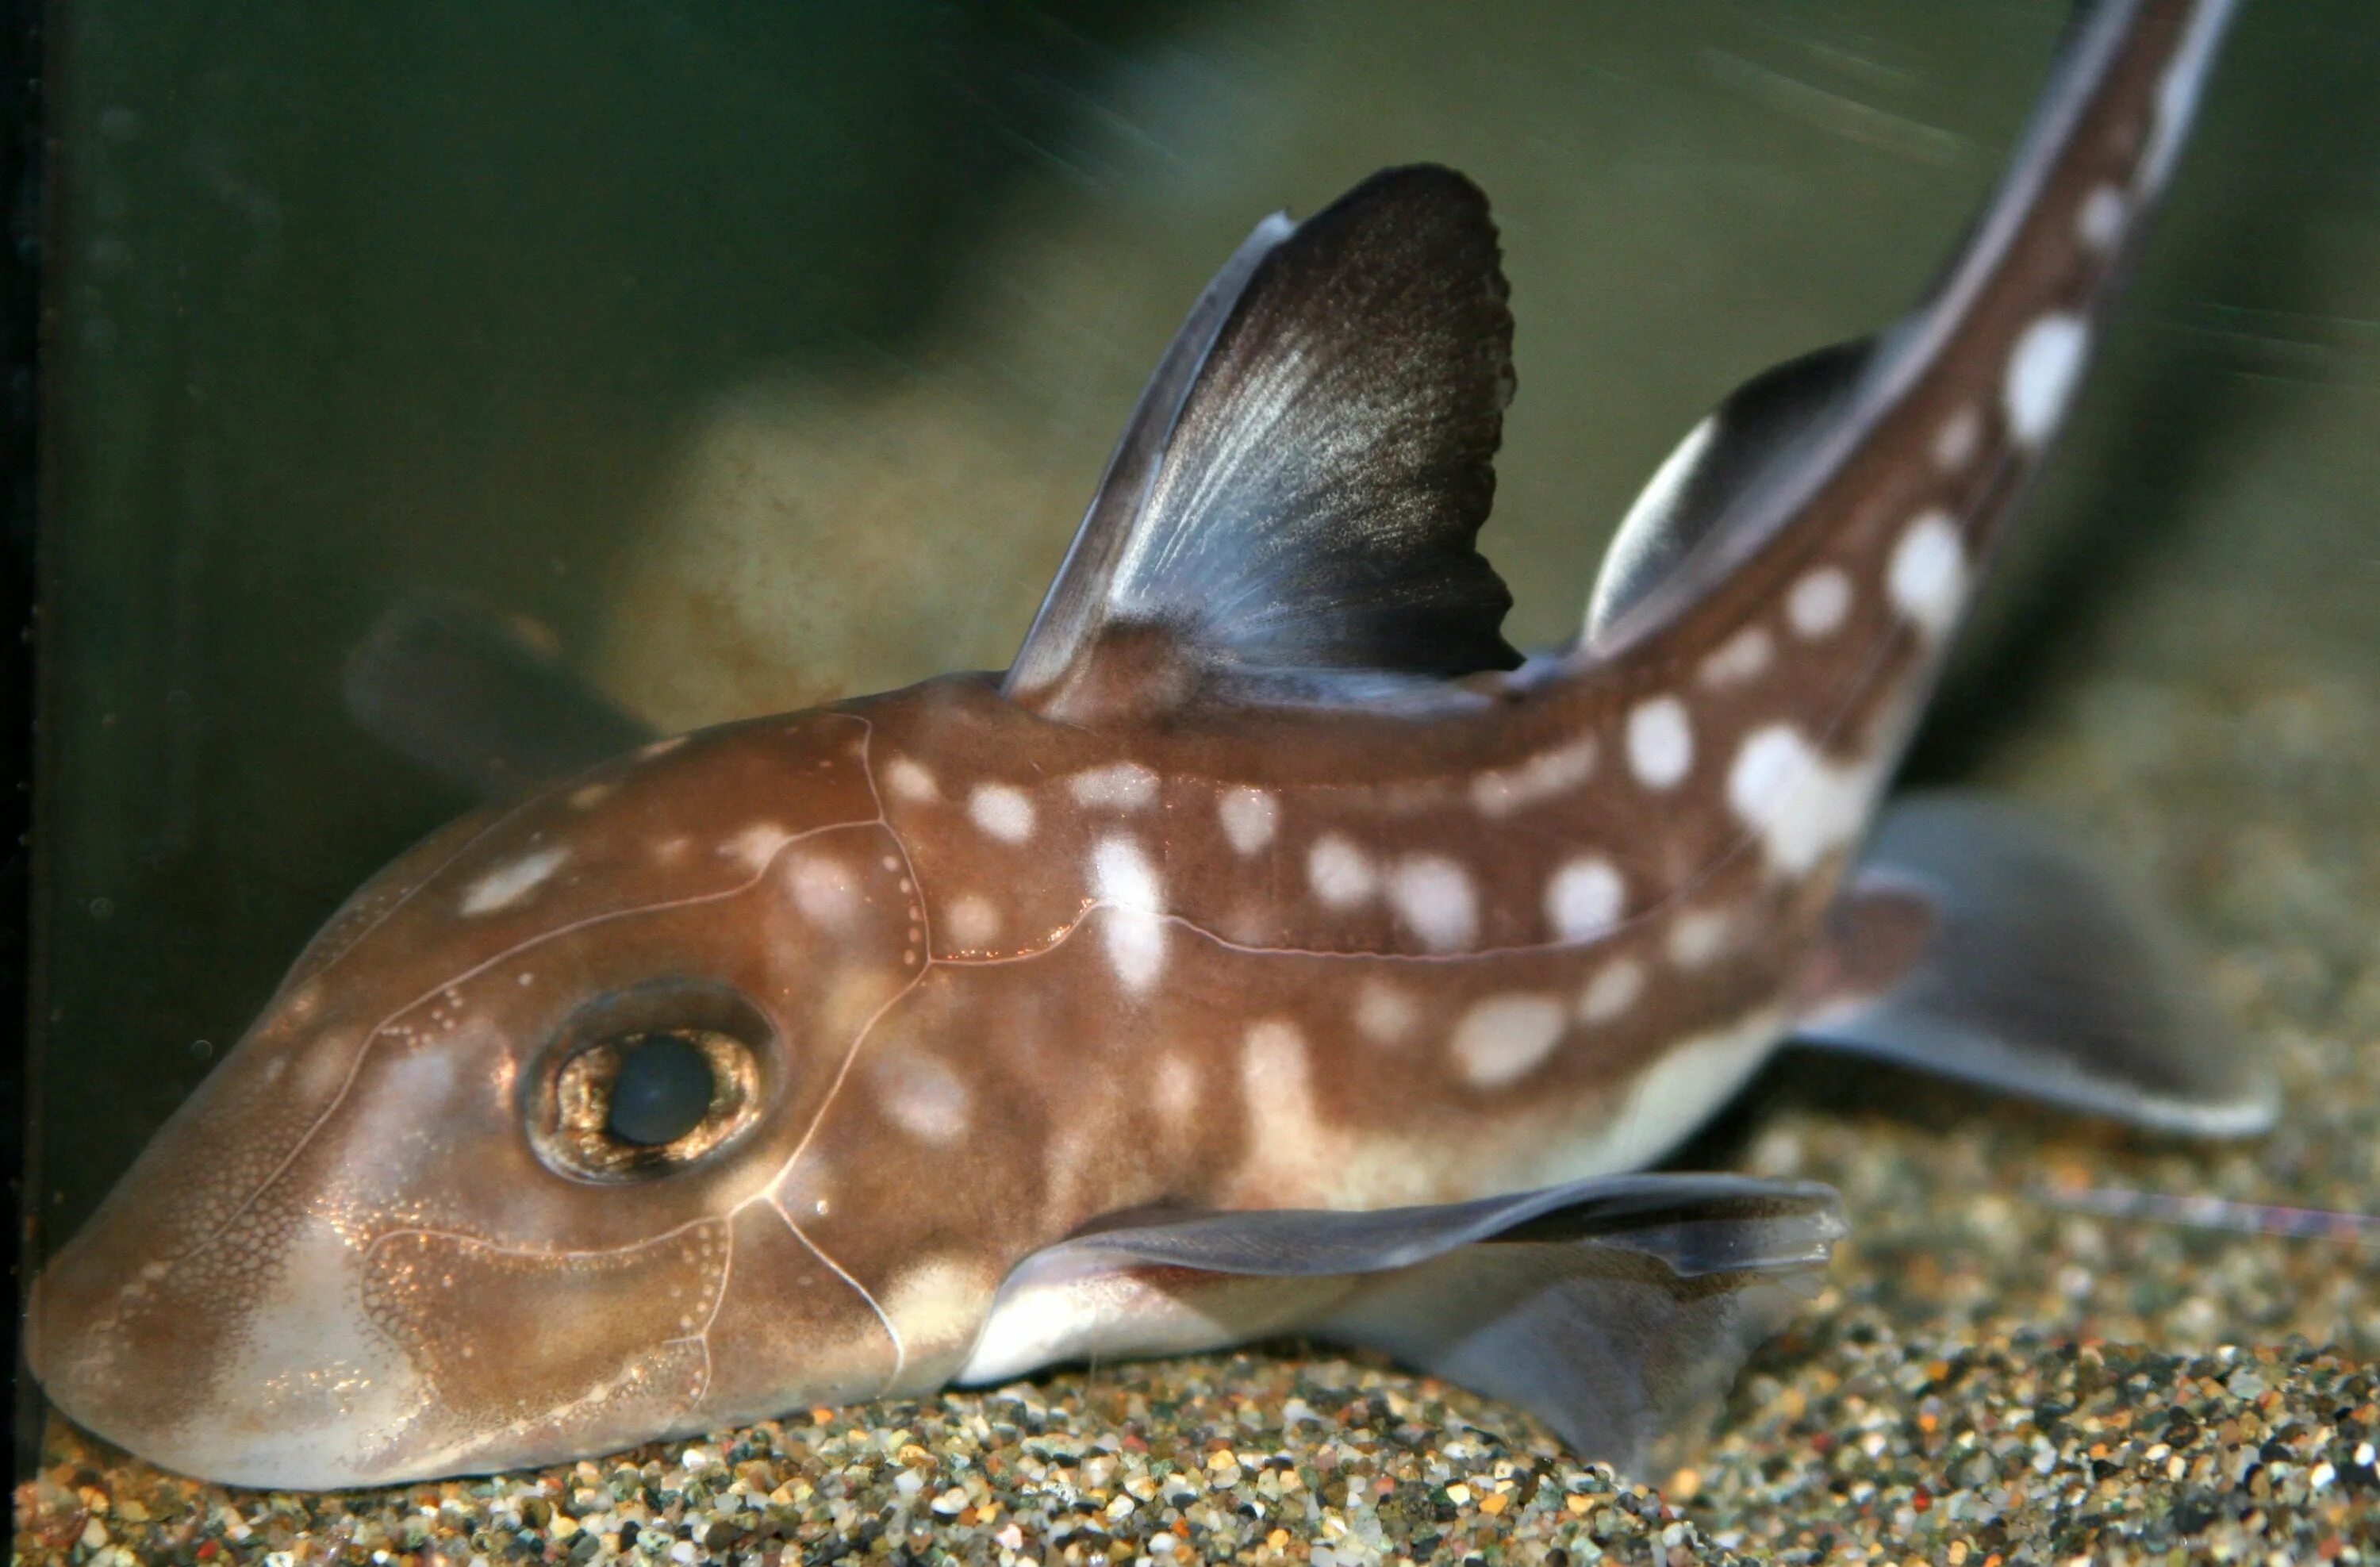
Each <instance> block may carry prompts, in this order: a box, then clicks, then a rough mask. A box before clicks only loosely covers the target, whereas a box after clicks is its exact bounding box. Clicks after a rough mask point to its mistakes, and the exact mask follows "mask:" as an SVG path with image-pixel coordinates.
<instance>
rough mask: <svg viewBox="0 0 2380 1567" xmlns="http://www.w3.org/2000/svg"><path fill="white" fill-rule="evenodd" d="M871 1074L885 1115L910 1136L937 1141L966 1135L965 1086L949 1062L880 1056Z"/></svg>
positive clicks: (944, 1142)
mask: <svg viewBox="0 0 2380 1567" xmlns="http://www.w3.org/2000/svg"><path fill="white" fill-rule="evenodd" d="M873 1075H874V1077H875V1080H876V1087H877V1097H878V1101H879V1102H880V1104H881V1105H882V1106H883V1110H884V1113H885V1115H886V1117H887V1118H889V1119H890V1120H891V1121H892V1124H894V1125H895V1126H898V1127H900V1128H901V1130H903V1131H904V1132H906V1133H908V1134H909V1136H913V1137H916V1138H917V1139H918V1140H919V1141H921V1142H928V1143H936V1144H948V1143H953V1142H956V1141H957V1140H958V1139H959V1138H960V1137H962V1136H965V1134H966V1129H967V1118H968V1109H969V1106H968V1095H967V1090H966V1085H965V1083H963V1082H961V1081H960V1080H959V1075H958V1074H957V1073H956V1072H953V1070H951V1067H950V1065H949V1063H945V1062H942V1061H940V1060H938V1059H936V1058H935V1057H933V1056H929V1055H916V1054H910V1053H906V1052H904V1053H902V1054H899V1055H893V1056H886V1057H882V1058H880V1060H879V1062H878V1064H877V1066H876V1069H875V1072H874V1074H873Z"/></svg>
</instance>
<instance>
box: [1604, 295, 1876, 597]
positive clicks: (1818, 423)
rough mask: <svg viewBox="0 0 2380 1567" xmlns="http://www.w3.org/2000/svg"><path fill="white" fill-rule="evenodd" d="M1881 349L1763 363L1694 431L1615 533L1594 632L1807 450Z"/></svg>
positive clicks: (1865, 343) (1852, 345) (1839, 348)
mask: <svg viewBox="0 0 2380 1567" xmlns="http://www.w3.org/2000/svg"><path fill="white" fill-rule="evenodd" d="M1875 347H1876V339H1874V338H1872V337H1862V338H1858V339H1855V340H1853V341H1852V342H1849V343H1838V344H1835V345H1834V346H1832V347H1828V348H1820V349H1819V350H1817V351H1816V352H1815V353H1811V354H1804V355H1803V356H1802V357H1801V358H1798V359H1788V360H1787V361H1785V363H1783V364H1781V365H1777V366H1775V367H1773V368H1771V369H1769V370H1763V371H1762V372H1761V373H1760V374H1758V375H1756V376H1754V377H1753V378H1752V379H1751V380H1750V381H1747V382H1745V383H1743V385H1741V386H1739V387H1737V388H1736V389H1735V390H1734V391H1733V392H1731V393H1730V394H1728V396H1727V400H1726V401H1725V402H1723V403H1721V404H1719V406H1718V408H1717V409H1715V410H1713V411H1712V413H1711V414H1710V415H1709V416H1708V417H1707V418H1706V419H1704V420H1703V421H1702V422H1701V423H1700V424H1697V425H1695V426H1694V429H1692V430H1691V431H1687V432H1686V438H1685V439H1684V440H1683V441H1681V442H1679V443H1678V445H1677V449H1676V450H1675V451H1673V452H1671V453H1670V455H1669V456H1668V457H1667V458H1666V459H1664V460H1663V462H1662V464H1661V466H1660V467H1659V468H1656V469H1655V470H1654V472H1653V477H1652V479H1651V480H1649V481H1648V482H1647V483H1646V484H1645V489H1644V492H1643V493H1641V494H1639V495H1638V496H1637V497H1636V501H1635V504H1633V505H1632V506H1630V507H1629V508H1628V515H1627V516H1625V517H1623V518H1622V519H1621V523H1620V529H1619V531H1618V532H1617V533H1615V534H1613V535H1612V539H1611V548H1610V549H1609V551H1608V552H1607V553H1605V555H1604V557H1603V569H1602V570H1601V571H1600V572H1598V573H1597V576H1596V578H1595V590H1594V592H1593V593H1591V594H1590V595H1588V598H1587V606H1586V635H1587V637H1588V638H1593V637H1594V636H1595V634H1596V633H1597V631H1598V630H1600V629H1601V628H1602V627H1604V626H1609V624H1610V623H1611V621H1612V620H1613V618H1614V617H1616V616H1617V615H1619V614H1620V613H1621V611H1623V610H1625V609H1627V608H1628V607H1629V606H1630V605H1632V604H1633V603H1635V602H1636V601H1638V600H1639V599H1641V598H1643V597H1644V596H1645V593H1646V592H1647V591H1648V590H1649V589H1651V588H1652V587H1653V585H1654V584H1655V583H1657V582H1659V581H1661V580H1662V579H1663V578H1665V577H1668V576H1670V573H1671V572H1673V571H1675V570H1676V569H1677V568H1678V567H1679V566H1680V565H1682V563H1683V562H1684V561H1685V560H1686V559H1687V557H1688V556H1690V555H1692V554H1693V553H1694V548H1695V546H1696V545H1698V544H1700V543H1701V542H1702V541H1704V540H1705V539H1706V538H1707V537H1709V536H1710V533H1711V530H1712V529H1713V528H1716V527H1717V526H1718V522H1719V519H1720V518H1721V517H1723V516H1726V515H1727V514H1728V511H1729V509H1730V507H1732V506H1733V505H1734V504H1735V503H1736V502H1737V501H1738V500H1740V499H1741V498H1742V497H1743V495H1744V493H1745V492H1748V491H1750V490H1751V489H1752V488H1753V487H1754V486H1755V485H1756V484H1757V483H1759V482H1760V480H1762V478H1763V477H1764V476H1766V475H1767V474H1769V473H1772V472H1774V471H1776V470H1778V469H1779V468H1783V467H1787V466H1790V465H1791V463H1792V462H1793V461H1794V460H1795V459H1796V458H1798V457H1800V456H1803V453H1804V452H1805V450H1806V449H1807V447H1808V446H1809V444H1810V442H1811V440H1812V438H1813V437H1814V436H1815V434H1816V433H1817V432H1819V431H1823V430H1825V429H1826V428H1827V426H1828V422H1829V421H1830V420H1831V419H1834V418H1835V417H1836V416H1837V415H1838V414H1840V412H1841V411H1842V410H1843V409H1844V408H1845V407H1848V406H1849V405H1850V403H1851V400H1852V391H1853V389H1854V388H1856V387H1857V386H1858V384H1859V379H1860V375H1861V373H1862V372H1863V371H1864V370H1865V369H1866V367H1867V364H1868V360H1869V358H1870V357H1871V355H1872V354H1873V352H1874V350H1875Z"/></svg>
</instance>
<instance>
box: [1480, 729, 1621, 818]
mask: <svg viewBox="0 0 2380 1567" xmlns="http://www.w3.org/2000/svg"><path fill="white" fill-rule="evenodd" d="M1594 772H1595V739H1594V736H1592V735H1589V736H1587V737H1585V738H1584V739H1580V740H1575V741H1573V742H1572V743H1571V744H1569V745H1567V746H1556V747H1553V748H1552V749H1550V750H1544V751H1539V752H1538V753H1537V754H1536V755H1535V756H1532V757H1529V758H1526V759H1524V760H1522V761H1521V762H1519V763H1517V764H1515V765H1514V766H1512V767H1506V768H1497V769H1494V770H1492V771H1487V772H1483V773H1480V774H1479V775H1478V776H1477V777H1475V778H1474V779H1473V780H1472V781H1471V804H1472V806H1473V808H1475V809H1476V810H1477V811H1478V812H1479V814H1480V815H1482V816H1510V815H1511V814H1512V812H1514V811H1516V810H1520V809H1522V808H1524V807H1528V806H1533V805H1536V804H1538V803H1539V802H1541V801H1545V800H1550V799H1555V798H1558V797H1560V796H1562V795H1565V794H1568V793H1569V792H1570V791H1571V790H1573V789H1575V788H1577V787H1578V786H1579V785H1580V784H1584V783H1585V782H1586V781H1587V779H1588V778H1590V777H1592V776H1593V775H1594Z"/></svg>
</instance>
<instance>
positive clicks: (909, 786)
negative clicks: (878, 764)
mask: <svg viewBox="0 0 2380 1567" xmlns="http://www.w3.org/2000/svg"><path fill="white" fill-rule="evenodd" d="M884 786H885V787H886V788H887V789H890V790H891V791H892V793H893V795H894V796H896V797H897V798H900V799H904V800H917V801H924V800H933V799H940V798H941V793H942V792H941V789H940V788H939V787H937V786H936V785H935V784H934V775H933V774H932V773H931V772H929V771H927V770H926V768H925V765H924V764H923V763H921V762H917V761H915V760H912V759H910V758H908V757H894V758H893V759H892V760H891V761H890V762H888V763H887V764H886V765H885V768H884Z"/></svg>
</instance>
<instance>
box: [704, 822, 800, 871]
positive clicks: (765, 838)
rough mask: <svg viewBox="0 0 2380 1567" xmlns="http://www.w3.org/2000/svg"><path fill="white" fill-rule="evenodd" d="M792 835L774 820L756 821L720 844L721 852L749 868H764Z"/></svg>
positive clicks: (723, 855) (727, 857)
mask: <svg viewBox="0 0 2380 1567" xmlns="http://www.w3.org/2000/svg"><path fill="white" fill-rule="evenodd" d="M792 836H793V834H792V833H790V832H786V831H785V830H784V829H783V827H780V826H778V825H777V824H776V823H775V822H773V821H756V822H754V823H753V824H752V825H751V826H749V827H747V828H746V829H744V831H743V832H738V833H737V834H735V836H734V837H733V838H730V839H728V840H727V842H725V843H723V844H720V845H719V853H720V855H721V856H722V857H723V858H726V859H732V860H734V861H735V862H736V863H737V864H739V865H741V866H742V867H744V869H747V870H753V871H759V870H763V869H767V868H768V864H769V862H770V861H771V860H772V859H774V858H776V856H777V851H778V850H779V849H782V848H783V847H784V846H785V842H786V840H787V839H789V838H791V837H792Z"/></svg>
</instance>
